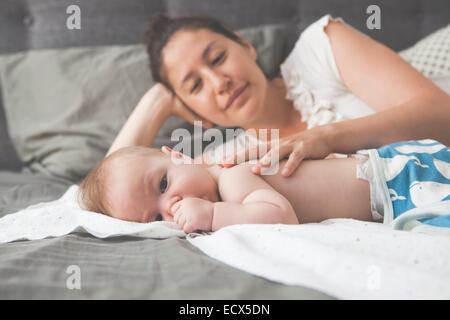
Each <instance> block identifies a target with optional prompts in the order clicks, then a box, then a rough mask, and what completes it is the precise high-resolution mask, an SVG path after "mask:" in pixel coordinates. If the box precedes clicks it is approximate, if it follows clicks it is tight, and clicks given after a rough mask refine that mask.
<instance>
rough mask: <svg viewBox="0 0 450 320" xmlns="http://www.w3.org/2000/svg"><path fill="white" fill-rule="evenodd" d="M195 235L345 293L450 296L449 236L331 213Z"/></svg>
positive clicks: (259, 268) (244, 262)
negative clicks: (297, 221)
mask: <svg viewBox="0 0 450 320" xmlns="http://www.w3.org/2000/svg"><path fill="white" fill-rule="evenodd" d="M187 238H188V240H189V241H190V242H191V243H192V244H193V245H194V246H196V247H198V248H199V249H200V250H202V251H203V252H204V253H206V254H207V255H209V256H211V257H213V258H215V259H217V260H220V261H222V262H224V263H226V264H229V265H231V266H233V267H235V268H238V269H241V270H244V271H247V272H249V273H252V274H255V275H258V276H261V277H264V278H267V279H269V280H272V281H277V282H281V283H284V284H287V285H301V286H306V287H310V288H313V289H316V290H320V291H322V292H325V293H327V294H329V295H331V296H334V297H337V298H340V299H449V298H450V237H448V236H439V235H428V234H421V233H415V232H408V231H398V230H393V229H392V228H391V227H389V226H387V225H383V224H380V223H375V222H363V221H357V220H352V219H330V220H326V221H323V222H321V223H311V224H302V225H262V224H260V225H256V224H255V225H234V226H229V227H226V228H223V229H220V230H219V231H216V232H214V233H212V234H209V235H198V236H196V235H195V234H191V235H188V237H187ZM292 298H295V297H292Z"/></svg>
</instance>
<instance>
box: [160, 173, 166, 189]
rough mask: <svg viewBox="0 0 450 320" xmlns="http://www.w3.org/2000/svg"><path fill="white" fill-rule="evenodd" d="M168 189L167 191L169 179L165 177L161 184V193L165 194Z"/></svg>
mask: <svg viewBox="0 0 450 320" xmlns="http://www.w3.org/2000/svg"><path fill="white" fill-rule="evenodd" d="M166 189H167V177H166V176H164V177H163V178H162V179H161V183H160V184H159V191H160V192H161V193H164V192H166Z"/></svg>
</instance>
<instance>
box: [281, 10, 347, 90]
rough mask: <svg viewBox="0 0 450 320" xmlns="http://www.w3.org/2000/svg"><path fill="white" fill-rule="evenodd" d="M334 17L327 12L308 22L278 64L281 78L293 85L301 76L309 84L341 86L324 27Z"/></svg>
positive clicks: (317, 86) (341, 88)
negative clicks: (291, 47)
mask: <svg viewBox="0 0 450 320" xmlns="http://www.w3.org/2000/svg"><path fill="white" fill-rule="evenodd" d="M330 21H342V22H343V20H342V18H336V19H334V18H333V17H331V15H329V14H326V15H324V16H323V17H321V18H320V19H318V20H317V21H315V22H313V23H312V24H310V25H309V26H308V27H307V28H306V29H305V30H304V31H303V32H302V33H301V34H300V36H299V38H298V40H297V41H296V43H295V45H294V48H293V49H292V51H291V52H290V53H289V55H288V56H287V58H286V59H285V60H284V61H283V63H282V64H281V66H280V71H281V74H282V76H283V79H284V80H285V81H286V82H288V83H291V84H292V85H294V84H295V83H296V82H298V81H299V80H300V78H301V80H303V82H306V84H308V85H309V86H310V87H312V88H320V87H330V86H331V87H333V88H334V89H340V90H344V89H345V88H344V87H343V83H342V79H341V77H340V75H339V71H338V68H337V65H336V61H335V59H334V55H333V50H332V47H331V42H330V39H329V38H328V35H327V34H326V32H325V30H324V29H325V27H326V26H328V24H329V23H330Z"/></svg>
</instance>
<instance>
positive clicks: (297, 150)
mask: <svg viewBox="0 0 450 320" xmlns="http://www.w3.org/2000/svg"><path fill="white" fill-rule="evenodd" d="M324 31H325V32H326V33H327V35H328V37H329V39H330V42H331V47H332V50H333V54H334V57H335V61H336V65H337V67H338V70H339V74H340V77H341V79H342V81H343V83H344V85H345V86H346V87H347V88H348V89H349V91H351V92H352V93H353V94H355V95H356V96H358V97H359V98H361V100H363V101H364V102H366V103H367V104H368V105H369V106H371V107H372V108H374V109H375V110H377V111H379V112H378V113H377V114H374V115H371V116H368V117H364V118H359V119H354V120H348V121H343V122H339V123H334V124H329V125H324V126H319V127H315V128H313V129H311V130H308V131H304V132H300V133H298V134H295V135H292V136H290V137H287V138H285V139H281V140H280V141H279V144H278V145H279V148H277V149H274V150H272V151H270V152H268V154H266V155H265V156H264V157H262V158H261V159H260V161H259V163H258V164H257V165H255V167H254V172H255V173H259V172H260V171H261V167H265V166H269V165H270V161H269V160H270V159H271V158H272V154H274V155H275V158H276V159H283V158H284V157H288V161H287V163H286V165H285V167H284V170H283V175H284V176H290V175H291V174H292V172H294V170H295V169H296V168H297V167H298V165H299V164H300V162H301V161H302V160H303V159H305V158H310V159H321V158H324V157H326V156H327V155H328V154H330V153H354V152H356V151H357V150H361V149H367V148H375V147H379V146H382V145H385V144H389V143H393V142H398V141H406V140H414V139H427V138H429V139H435V140H437V141H440V142H441V143H443V144H445V145H450V130H449V129H448V128H450V96H449V95H448V94H446V93H445V92H444V91H442V90H441V89H440V88H439V87H437V86H436V85H435V84H434V83H433V82H432V81H430V80H429V79H427V78H426V77H424V76H423V75H422V74H421V73H420V72H418V71H417V70H416V69H414V68H413V67H412V66H411V65H410V64H408V63H407V62H406V61H404V60H403V59H402V58H401V57H400V56H399V55H398V54H397V53H395V52H394V51H393V50H391V49H389V48H388V47H386V46H384V45H383V44H381V43H379V42H377V41H375V40H373V39H371V38H370V37H368V36H366V35H364V34H363V33H361V32H359V31H357V30H356V29H353V28H352V27H350V26H348V25H346V24H343V23H341V22H339V21H336V22H334V21H330V23H329V24H328V26H327V27H326V28H325V30H324ZM270 149H271V148H270V145H269V146H267V147H266V146H265V147H264V148H262V150H270ZM243 153H245V154H247V153H248V151H247V150H245V151H243ZM239 156H241V155H240V154H235V156H234V160H235V161H236V158H239ZM241 157H242V156H241ZM247 158H248V157H246V159H247ZM231 160H233V159H231Z"/></svg>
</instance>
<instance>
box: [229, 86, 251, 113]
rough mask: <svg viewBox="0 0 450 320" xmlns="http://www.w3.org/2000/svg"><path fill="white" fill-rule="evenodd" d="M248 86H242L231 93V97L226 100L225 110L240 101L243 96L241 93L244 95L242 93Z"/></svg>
mask: <svg viewBox="0 0 450 320" xmlns="http://www.w3.org/2000/svg"><path fill="white" fill-rule="evenodd" d="M248 86H249V84H248V83H246V84H245V85H244V86H242V87H241V88H240V89H237V90H236V91H235V92H234V93H233V95H232V96H231V97H230V99H228V102H227V105H226V107H225V110H226V109H228V108H229V107H232V106H235V105H237V103H238V102H239V101H241V100H242V96H243V95H242V93H244V91H245V90H246V89H247V87H248Z"/></svg>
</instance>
